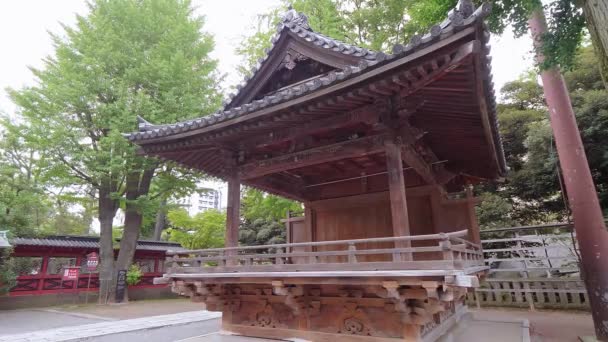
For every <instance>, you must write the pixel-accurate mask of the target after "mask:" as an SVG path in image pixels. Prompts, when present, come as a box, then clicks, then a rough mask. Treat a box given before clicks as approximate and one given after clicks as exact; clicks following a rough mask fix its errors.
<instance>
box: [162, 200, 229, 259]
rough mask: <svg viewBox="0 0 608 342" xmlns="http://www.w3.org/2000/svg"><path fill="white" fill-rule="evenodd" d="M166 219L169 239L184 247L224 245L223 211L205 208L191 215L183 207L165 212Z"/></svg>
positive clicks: (200, 247)
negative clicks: (168, 226)
mask: <svg viewBox="0 0 608 342" xmlns="http://www.w3.org/2000/svg"><path fill="white" fill-rule="evenodd" d="M167 219H168V220H169V225H170V228H168V229H167V234H168V235H169V240H170V241H175V242H179V243H180V244H181V245H182V246H183V247H184V248H188V249H202V248H220V247H224V232H225V230H226V213H225V212H221V211H219V210H205V211H203V212H200V213H198V214H196V215H195V216H194V217H191V216H190V215H188V212H187V211H186V210H185V209H176V210H170V211H169V212H168V213H167Z"/></svg>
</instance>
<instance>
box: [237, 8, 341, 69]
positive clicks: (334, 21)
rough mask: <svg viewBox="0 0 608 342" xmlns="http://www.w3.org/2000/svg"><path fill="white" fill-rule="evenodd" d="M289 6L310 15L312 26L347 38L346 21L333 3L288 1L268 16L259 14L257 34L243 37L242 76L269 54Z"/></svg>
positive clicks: (255, 31) (241, 53)
mask: <svg viewBox="0 0 608 342" xmlns="http://www.w3.org/2000/svg"><path fill="white" fill-rule="evenodd" d="M288 6H292V7H293V8H294V9H295V10H297V11H299V12H302V13H305V14H306V15H308V21H309V24H310V26H311V27H312V28H313V29H314V30H317V31H319V32H323V33H325V34H327V35H328V36H330V37H332V38H335V39H346V34H345V32H346V31H345V20H344V19H343V18H342V17H341V16H340V13H339V11H338V7H337V6H338V5H337V4H336V2H335V1H333V0H315V1H311V0H294V1H286V0H284V1H283V3H282V4H281V5H280V6H278V7H276V8H273V9H271V10H270V11H269V12H268V13H264V14H261V15H259V16H258V17H257V18H256V23H255V25H254V26H253V27H252V31H253V32H254V33H253V34H251V35H249V36H246V37H244V38H243V42H242V43H241V44H240V45H239V47H237V49H236V53H237V54H238V55H240V56H242V59H243V62H242V64H241V65H240V66H239V67H238V72H239V74H241V75H243V76H247V75H249V74H250V73H251V70H252V69H253V67H254V66H255V65H256V64H257V63H258V60H259V59H260V58H262V57H264V56H265V55H266V52H265V49H267V48H270V46H271V45H272V43H271V41H270V40H271V38H272V36H273V35H274V34H275V33H276V30H277V29H276V27H277V25H278V24H279V22H280V20H281V14H283V13H284V12H285V11H286V10H287V8H288Z"/></svg>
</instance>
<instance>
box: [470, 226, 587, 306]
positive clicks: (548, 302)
mask: <svg viewBox="0 0 608 342" xmlns="http://www.w3.org/2000/svg"><path fill="white" fill-rule="evenodd" d="M481 233H482V241H481V242H482V246H483V247H484V250H483V252H484V257H485V262H486V264H487V265H488V266H490V271H489V276H488V278H486V279H485V280H484V281H483V282H482V283H481V287H480V288H477V289H475V291H474V292H470V293H469V294H468V297H467V298H468V301H469V303H470V304H476V305H477V306H518V307H529V308H530V309H531V310H534V309H536V308H575V309H585V308H587V307H588V305H589V300H588V297H587V292H586V290H585V286H584V284H583V281H582V280H581V278H580V270H579V257H578V246H577V244H576V239H575V235H574V232H573V231H572V225H571V224H567V223H551V224H543V225H536V226H523V227H510V228H501V229H492V230H484V231H482V232H481Z"/></svg>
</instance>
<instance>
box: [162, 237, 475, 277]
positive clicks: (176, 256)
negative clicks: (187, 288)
mask: <svg viewBox="0 0 608 342" xmlns="http://www.w3.org/2000/svg"><path fill="white" fill-rule="evenodd" d="M466 234H467V232H466V231H459V232H453V233H440V234H430V235H415V236H400V237H382V238H370V239H357V240H338V241H319V242H303V243H287V244H275V245H263V246H241V247H228V248H213V249H203V250H191V251H181V252H171V251H169V252H168V255H170V256H169V258H168V259H167V260H168V262H169V263H170V268H169V269H168V271H167V273H168V274H176V273H190V274H193V273H222V272H277V271H290V272H297V271H333V270H344V271H346V270H349V271H374V270H457V269H464V268H469V267H478V266H483V265H484V261H483V253H482V251H481V248H480V246H479V245H476V244H474V243H471V242H469V241H467V240H465V239H463V238H462V237H463V236H466ZM403 242H408V243H407V245H408V246H409V245H411V246H410V247H403V245H404V243H403ZM379 244H381V245H389V246H390V245H392V246H390V247H389V246H387V247H378V246H379ZM370 245H372V246H374V247H369V246H370ZM294 247H307V248H306V251H302V248H299V250H298V251H294ZM366 247H367V248H366ZM403 255H412V256H413V257H412V258H411V259H403V258H402V256H403Z"/></svg>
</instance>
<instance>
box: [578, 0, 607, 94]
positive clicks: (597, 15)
mask: <svg viewBox="0 0 608 342" xmlns="http://www.w3.org/2000/svg"><path fill="white" fill-rule="evenodd" d="M583 13H584V14H585V20H587V29H589V33H590V34H591V41H592V42H593V47H594V48H595V53H596V54H597V59H598V60H599V62H600V63H599V67H600V74H601V75H602V80H603V81H604V87H605V88H606V89H608V1H606V0H585V2H584V4H583Z"/></svg>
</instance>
